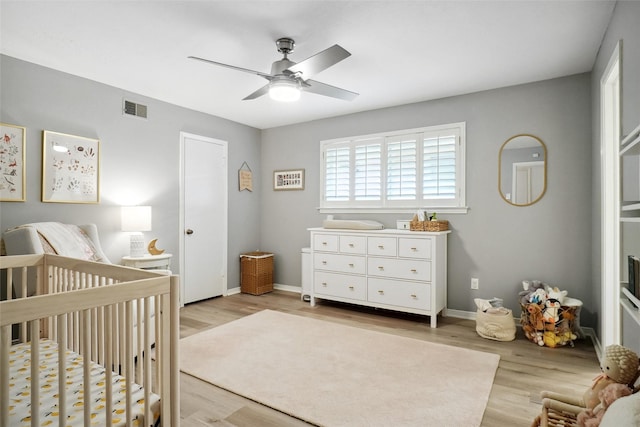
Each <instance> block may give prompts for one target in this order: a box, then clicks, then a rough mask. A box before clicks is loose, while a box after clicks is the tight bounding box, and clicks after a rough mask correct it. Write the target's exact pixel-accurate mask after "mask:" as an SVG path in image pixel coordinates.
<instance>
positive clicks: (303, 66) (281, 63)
mask: <svg viewBox="0 0 640 427" xmlns="http://www.w3.org/2000/svg"><path fill="white" fill-rule="evenodd" d="M276 47H277V48H278V52H280V53H282V54H283V55H284V57H283V58H282V59H280V60H278V61H275V62H274V63H273V64H272V65H271V74H267V73H262V72H260V71H254V70H249V69H247V68H242V67H236V66H235V65H229V64H223V63H221V62H216V61H211V60H209V59H204V58H199V57H197V56H189V58H190V59H197V60H198V61H203V62H208V63H209V64H214V65H219V66H222V67H227V68H231V69H233V70H238V71H244V72H246V73H251V74H256V75H258V76H260V77H263V78H265V79H267V80H268V81H269V83H268V84H266V85H265V86H263V87H261V88H260V89H258V90H256V91H255V92H253V93H252V94H250V95H248V96H247V97H245V98H244V99H243V101H245V100H249V99H256V98H258V97H260V96H262V95H265V94H267V93H269V96H270V97H271V98H273V99H276V100H278V101H295V100H297V99H298V98H299V97H300V91H302V90H303V91H306V92H311V93H316V94H318V95H324V96H329V97H332V98H338V99H344V100H346V101H352V100H354V99H355V98H356V97H357V96H358V94H357V93H355V92H351V91H348V90H345V89H340V88H338V87H335V86H331V85H328V84H325V83H320V82H318V81H315V80H311V77H312V76H313V75H315V74H318V73H319V72H321V71H324V70H326V69H327V68H329V67H331V66H333V65H335V64H337V63H338V62H340V61H342V60H343V59H346V58H348V57H349V56H351V54H350V53H349V52H347V51H346V50H345V49H343V48H342V47H341V46H339V45H337V44H335V45H333V46H331V47H330V48H328V49H325V50H323V51H322V52H319V53H317V54H315V55H313V56H311V57H309V58H307V59H305V60H304V61H301V62H298V63H295V62H293V61H291V60H289V58H288V55H289V54H290V53H291V52H293V48H294V47H295V42H294V41H293V39H290V38H288V37H283V38H280V39H278V40H276Z"/></svg>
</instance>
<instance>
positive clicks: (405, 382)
mask: <svg viewBox="0 0 640 427" xmlns="http://www.w3.org/2000/svg"><path fill="white" fill-rule="evenodd" d="M499 359H500V358H499V356H498V355H495V354H489V353H483V352H479V351H475V350H467V349H463V348H457V347H451V346H447V345H442V344H434V343H429V342H424V341H420V340H416V339H411V338H404V337H399V336H396V335H391V334H385V333H381V332H374V331H369V330H365V329H360V328H355V327H350V326H344V325H340V324H337V323H333V322H327V321H322V320H316V319H311V318H307V317H301V316H295V315H290V314H285V313H280V312H277V311H271V310H264V311H261V312H258V313H256V314H253V315H250V316H247V317H243V318H242V319H239V320H236V321H233V322H230V323H227V324H225V325H222V326H219V327H217V328H214V329H210V330H207V331H203V332H200V333H197V334H195V335H192V336H190V337H187V338H184V339H182V340H180V369H181V370H182V371H183V372H185V373H187V374H190V375H193V376H195V377H197V378H200V379H202V380H204V381H207V382H209V383H211V384H214V385H216V386H218V387H221V388H224V389H226V390H229V391H231V392H234V393H236V394H239V395H241V396H244V397H247V398H249V399H252V400H255V401H257V402H260V403H262V404H264V405H267V406H269V407H271V408H274V409H277V410H279V411H282V412H285V413H287V414H290V415H292V416H294V417H297V418H300V419H302V420H305V421H308V422H310V423H313V424H317V425H322V426H350V427H353V426H438V427H445V426H452V427H460V426H464V427H470V426H479V425H480V423H481V422H482V416H483V414H484V410H485V407H486V404H487V400H488V398H489V393H490V392H491V386H492V384H493V378H494V376H495V372H496V369H497V367H498V361H499Z"/></svg>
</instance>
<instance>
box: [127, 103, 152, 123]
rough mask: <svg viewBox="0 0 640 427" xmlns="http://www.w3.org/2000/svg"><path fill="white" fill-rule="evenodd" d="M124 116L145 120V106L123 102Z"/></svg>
mask: <svg viewBox="0 0 640 427" xmlns="http://www.w3.org/2000/svg"><path fill="white" fill-rule="evenodd" d="M124 114H126V115H129V116H136V117H142V118H143V119H146V118H147V106H146V105H142V104H136V103H135V102H131V101H127V100H126V99H125V100H124Z"/></svg>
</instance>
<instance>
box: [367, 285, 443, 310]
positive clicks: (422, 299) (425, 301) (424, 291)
mask: <svg viewBox="0 0 640 427" xmlns="http://www.w3.org/2000/svg"><path fill="white" fill-rule="evenodd" d="M367 288H368V291H367V298H368V300H369V301H370V302H375V303H378V304H387V305H393V306H396V307H408V308H416V309H422V310H431V284H429V283H411V282H398V281H395V280H388V279H377V278H369V281H368V286H367Z"/></svg>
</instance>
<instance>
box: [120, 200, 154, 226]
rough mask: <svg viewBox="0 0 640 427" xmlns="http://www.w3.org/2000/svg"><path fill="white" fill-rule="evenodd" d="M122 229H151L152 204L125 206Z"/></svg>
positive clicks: (123, 208)
mask: <svg viewBox="0 0 640 427" xmlns="http://www.w3.org/2000/svg"><path fill="white" fill-rule="evenodd" d="M120 213H121V218H122V231H151V206H123V207H122V208H121V212H120Z"/></svg>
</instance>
